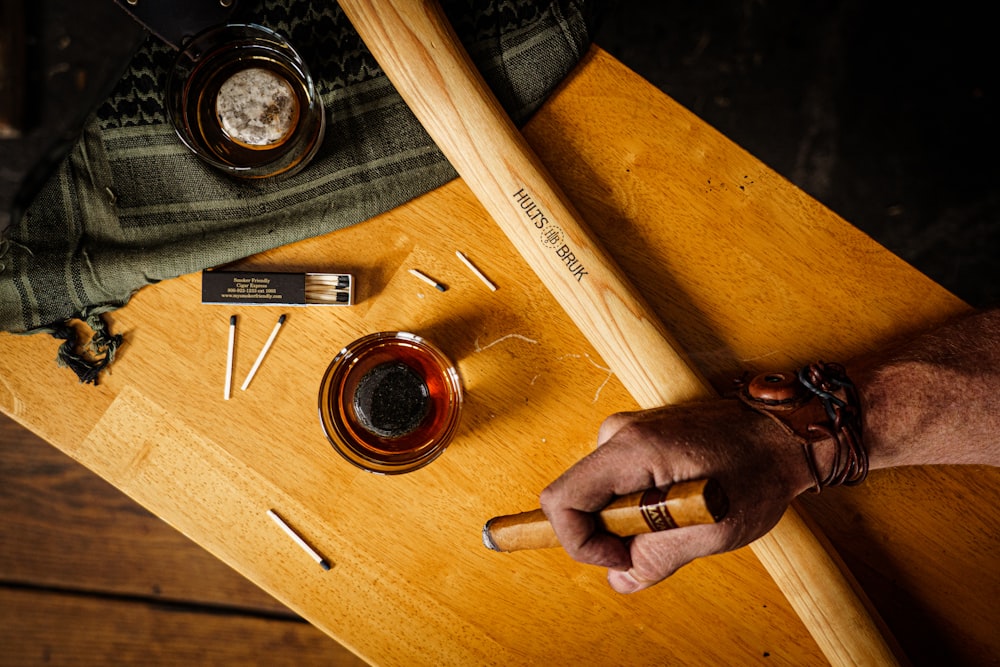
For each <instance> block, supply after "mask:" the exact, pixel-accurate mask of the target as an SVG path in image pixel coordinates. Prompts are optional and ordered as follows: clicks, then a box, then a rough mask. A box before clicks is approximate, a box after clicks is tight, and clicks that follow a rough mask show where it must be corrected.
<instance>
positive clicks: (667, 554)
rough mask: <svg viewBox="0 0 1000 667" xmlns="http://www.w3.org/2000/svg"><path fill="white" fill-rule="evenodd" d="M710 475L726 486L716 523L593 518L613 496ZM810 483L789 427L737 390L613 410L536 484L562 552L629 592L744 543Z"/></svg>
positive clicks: (777, 516)
mask: <svg viewBox="0 0 1000 667" xmlns="http://www.w3.org/2000/svg"><path fill="white" fill-rule="evenodd" d="M709 477H711V478H715V479H716V480H717V481H718V482H719V483H720V484H721V485H722V488H723V489H724V490H725V492H726V494H727V495H728V496H729V513H728V515H727V516H726V518H725V519H723V520H722V521H721V522H719V523H718V524H710V525H702V526H691V527H686V528H679V529H674V530H667V531H663V532H658V533H649V534H645V535H638V536H635V537H633V538H621V537H618V536H615V535H611V534H609V533H606V532H603V531H601V530H599V529H598V527H597V525H596V523H595V521H594V515H593V514H592V513H593V512H597V511H598V510H600V509H602V508H603V507H604V506H606V505H607V504H608V503H609V502H610V501H611V500H613V499H614V498H615V497H616V496H622V495H626V494H629V493H632V492H634V491H639V490H642V489H647V488H651V487H657V486H660V487H662V486H668V485H671V484H674V483H676V482H681V481H685V480H691V479H699V478H709ZM810 486H812V477H811V474H810V472H809V469H808V465H807V463H806V460H805V457H804V456H803V454H802V449H801V445H800V444H799V443H798V442H797V441H796V440H795V439H794V438H793V437H791V436H790V435H788V434H786V433H785V432H784V431H783V430H782V429H781V427H779V426H778V425H777V424H776V423H774V422H773V421H771V420H770V419H768V418H767V417H765V416H763V415H760V414H758V413H756V412H754V411H752V410H750V409H748V408H746V407H745V406H743V405H742V404H741V403H740V402H739V401H737V400H734V399H730V400H715V401H706V402H698V403H689V404H684V405H678V406H669V407H665V408H657V409H654V410H646V411H641V412H631V413H619V414H615V415H612V416H611V417H609V418H608V419H606V420H605V421H604V423H603V424H602V425H601V428H600V431H599V433H598V448H597V450H595V451H594V452H593V453H591V454H590V455H589V456H587V457H585V458H583V459H581V460H580V461H578V462H577V463H576V464H575V465H574V466H573V467H571V468H570V469H569V470H567V471H566V472H565V473H564V474H563V475H562V476H560V477H559V478H558V479H556V480H555V481H554V482H553V483H552V484H550V485H549V486H548V487H547V488H545V489H544V490H543V491H542V494H541V506H542V509H543V510H544V512H545V514H546V516H547V517H548V519H549V522H550V523H551V524H552V526H553V528H554V529H555V532H556V535H557V536H558V538H559V541H560V543H561V544H562V545H563V548H565V549H566V551H567V552H568V553H569V555H570V556H572V557H573V558H574V559H576V560H578V561H580V562H582V563H588V564H591V565H599V566H603V567H607V568H608V569H609V570H608V581H609V583H610V584H611V586H612V588H614V589H615V590H617V591H618V592H621V593H631V592H634V591H638V590H642V589H644V588H648V587H649V586H652V585H653V584H655V583H658V582H659V581H662V580H663V579H665V578H666V577H668V576H670V575H671V574H673V573H674V572H675V571H676V570H677V569H678V568H680V567H681V566H683V565H685V564H686V563H689V562H690V561H692V560H694V559H695V558H698V557H701V556H707V555H710V554H716V553H721V552H723V551H730V550H732V549H736V548H739V547H741V546H744V545H746V544H749V543H750V542H752V541H754V540H755V539H757V538H758V537H760V536H761V535H763V534H764V533H766V532H767V531H768V530H770V529H771V528H772V527H773V526H774V525H775V524H776V523H777V522H778V520H779V519H780V518H781V515H782V514H783V513H784V511H785V509H786V508H787V507H788V504H789V502H791V500H792V499H793V498H795V496H797V495H799V494H800V493H801V492H802V491H804V490H805V489H807V488H809V487H810Z"/></svg>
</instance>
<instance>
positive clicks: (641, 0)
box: [595, 0, 1000, 307]
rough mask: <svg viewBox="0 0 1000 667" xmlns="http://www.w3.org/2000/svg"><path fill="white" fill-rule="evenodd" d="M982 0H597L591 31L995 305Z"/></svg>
mask: <svg viewBox="0 0 1000 667" xmlns="http://www.w3.org/2000/svg"><path fill="white" fill-rule="evenodd" d="M984 14H985V11H984V9H983V5H973V4H972V3H970V2H964V1H959V2H951V3H944V4H924V5H920V4H914V3H903V2H899V1H887V2H875V3H870V2H862V1H858V0H839V1H819V2H796V1H793V0H719V1H717V2H687V1H680V0H630V1H622V2H611V3H610V9H609V10H608V13H607V16H606V17H605V18H604V21H603V23H602V25H601V27H600V29H599V30H598V33H597V36H596V40H595V41H596V42H597V43H598V45H600V46H602V47H603V48H604V49H606V50H607V51H609V52H610V53H611V54H612V55H614V56H616V57H617V58H618V59H620V60H621V61H623V62H624V63H625V64H626V65H628V66H629V67H631V68H632V69H633V70H635V71H636V72H638V73H639V74H641V75H642V76H643V77H645V78H646V79H648V80H649V81H651V82H652V83H653V84H655V85H656V86H657V87H659V88H660V89H661V90H663V91H664V92H665V93H667V94H668V95H670V96H671V97H673V98H674V99H676V100H677V101H678V102H680V103H681V104H683V105H684V106H686V107H687V108H688V109H690V110H691V111H693V112H694V113H696V114H697V115H698V116H700V117H701V118H703V119H704V120H706V121H707V122H709V123H710V124H712V125H713V126H714V127H716V128H717V129H718V130H720V131H721V132H722V133H723V134H725V135H726V136H728V137H729V138H730V139H732V140H734V141H735V142H736V143H738V144H740V145H741V146H743V147H744V148H746V149H747V150H748V151H750V152H751V153H752V154H754V155H755V156H756V157H758V158H759V159H761V160H763V161H764V162H765V163H767V164H768V165H769V166H771V167H772V168H773V169H775V170H776V171H778V172H779V173H780V174H782V175H783V176H785V177H786V178H788V179H789V180H790V181H792V182H793V183H795V184H796V185H798V186H799V187H801V188H802V189H804V190H805V191H806V192H808V193H809V194H811V195H812V196H813V197H815V198H816V199H818V200H819V201H821V202H823V203H824V204H825V205H826V206H828V207H829V208H831V209H833V210H834V211H835V212H837V213H838V214H840V215H841V216H842V217H844V218H845V219H846V220H848V221H849V222H851V223H853V224H854V225H856V226H857V227H860V228H861V229H862V230H864V231H865V232H866V233H868V234H869V235H871V236H872V237H874V238H875V239H876V240H877V241H879V242H880V243H882V244H883V245H885V246H886V247H888V248H889V249H890V250H892V251H893V252H894V253H896V254H897V255H899V256H900V257H902V258H903V259H905V260H906V261H908V262H909V263H911V264H912V265H914V266H915V267H916V268H918V269H919V270H921V271H922V272H924V273H925V274H927V275H929V276H930V277H931V278H933V279H934V280H935V281H937V282H938V283H940V284H942V285H943V286H944V287H946V288H948V289H950V290H951V291H952V292H953V293H955V294H956V295H957V296H959V297H961V298H963V299H965V300H966V301H968V302H969V303H971V304H972V305H974V306H977V307H987V306H1000V261H998V259H997V255H998V251H1000V225H998V224H997V223H998V218H1000V192H998V188H997V180H998V178H997V177H998V176H1000V167H998V148H1000V141H998V139H1000V132H998V129H997V123H998V121H1000V104H998V95H1000V89H998V86H997V74H996V68H997V65H998V61H1000V58H998V56H997V50H996V48H995V44H996V34H995V33H996V31H995V29H994V28H993V27H991V25H990V23H989V22H988V21H987V20H986V17H985V16H984Z"/></svg>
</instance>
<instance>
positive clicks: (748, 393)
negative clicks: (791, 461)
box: [737, 362, 868, 493]
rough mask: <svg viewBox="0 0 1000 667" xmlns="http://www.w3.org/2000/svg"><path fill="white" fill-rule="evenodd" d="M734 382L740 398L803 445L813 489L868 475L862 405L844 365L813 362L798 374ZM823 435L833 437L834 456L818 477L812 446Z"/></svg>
mask: <svg viewBox="0 0 1000 667" xmlns="http://www.w3.org/2000/svg"><path fill="white" fill-rule="evenodd" d="M738 385H739V389H738V394H737V395H738V396H739V398H740V400H741V401H743V403H745V404H746V405H748V406H749V407H750V408H752V409H754V410H756V411H757V412H760V413H761V414H764V415H767V416H768V417H770V418H771V419H773V420H774V421H775V422H777V423H778V424H779V425H781V427H782V429H784V431H785V432H786V433H788V434H789V435H792V436H794V437H795V438H796V439H797V440H798V441H799V442H800V443H801V444H802V451H803V453H804V455H805V457H806V463H807V464H808V466H809V472H810V474H811V475H812V478H813V487H812V491H813V492H814V493H819V492H820V490H822V489H823V487H827V486H840V485H843V486H855V485H857V484H860V483H861V482H863V481H864V480H865V478H866V477H867V476H868V452H867V450H866V449H865V447H864V443H863V442H862V439H861V405H860V402H859V400H858V393H857V390H856V389H855V387H854V384H853V383H851V381H850V380H849V379H848V377H847V375H846V373H845V372H844V368H843V366H840V365H839V364H829V363H823V362H817V363H814V364H809V365H808V366H805V367H803V368H802V369H800V370H799V371H798V372H797V373H786V372H778V373H762V374H760V375H758V376H756V377H754V378H753V379H751V380H750V381H749V382H745V381H740V382H738ZM823 440H832V441H833V447H834V458H833V464H832V465H831V467H830V472H829V474H828V475H827V476H826V477H825V478H823V479H820V476H819V469H818V467H817V465H816V455H815V451H814V445H815V443H817V442H820V441H823Z"/></svg>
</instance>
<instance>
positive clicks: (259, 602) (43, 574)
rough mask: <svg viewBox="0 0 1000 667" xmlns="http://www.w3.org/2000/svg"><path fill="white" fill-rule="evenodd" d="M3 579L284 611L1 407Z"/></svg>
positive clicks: (256, 610)
mask: <svg viewBox="0 0 1000 667" xmlns="http://www.w3.org/2000/svg"><path fill="white" fill-rule="evenodd" d="M0 443H2V446H0V488H3V493H2V494H0V522H2V529H0V580H2V581H5V582H12V583H15V584H17V585H27V586H32V587H36V588H43V589H44V588H52V589H62V590H75V591H80V592H93V593H96V594H100V595H121V596H129V597H146V598H149V599H151V600H162V601H164V602H167V601H173V602H182V603H185V604H192V605H199V604H201V605H207V606H218V607H226V608H231V609H233V610H243V611H247V612H252V613H268V614H273V615H285V616H287V617H288V618H293V617H294V614H292V613H291V612H290V611H289V610H288V608H287V607H285V606H284V605H283V604H281V603H280V602H278V601H277V600H275V599H274V598H273V597H271V596H270V595H268V594H267V593H265V592H263V591H262V590H260V588H259V587H257V586H254V585H253V584H251V583H250V582H249V581H247V580H246V578H244V577H242V576H240V575H239V574H238V573H236V572H234V571H233V570H232V569H231V568H229V567H227V566H226V565H224V564H223V563H221V562H220V561H219V560H218V559H217V558H215V557H214V556H213V555H211V554H210V553H208V552H207V551H205V550H204V549H202V548H201V547H199V546H198V545H196V544H194V543H192V542H191V540H189V539H188V538H186V537H184V536H183V535H181V534H180V533H178V532H177V531H176V530H174V529H173V528H171V527H170V526H168V525H167V524H165V523H164V522H163V521H162V520H160V519H158V518H157V517H156V516H154V515H153V514H151V513H150V512H148V511H147V510H144V509H143V508H142V507H140V506H138V505H136V504H135V502H134V501H132V500H131V499H129V498H128V496H126V495H125V494H123V493H122V492H121V491H119V490H118V489H116V488H114V487H113V486H111V485H110V484H108V483H107V482H106V481H104V480H102V479H100V478H99V477H97V476H95V475H94V474H93V473H91V472H90V471H88V470H87V469H86V468H84V467H83V466H81V465H80V464H79V463H77V462H76V461H73V460H72V459H70V458H69V457H68V456H66V455H65V454H63V453H62V452H60V451H59V450H58V449H56V448H54V447H52V446H51V445H49V444H48V443H46V442H44V441H42V440H41V439H40V438H39V437H38V436H36V435H34V434H32V433H31V432H30V431H28V430H26V429H24V428H21V427H19V426H18V425H17V424H15V423H14V422H12V421H11V420H10V419H9V418H8V417H6V416H3V415H0Z"/></svg>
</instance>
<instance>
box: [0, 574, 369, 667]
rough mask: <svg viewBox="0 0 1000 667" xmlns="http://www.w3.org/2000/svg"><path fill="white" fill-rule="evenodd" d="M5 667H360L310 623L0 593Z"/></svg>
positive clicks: (1, 656)
mask: <svg viewBox="0 0 1000 667" xmlns="http://www.w3.org/2000/svg"><path fill="white" fill-rule="evenodd" d="M0 643H2V645H3V651H2V652H0V664H2V665H11V666H14V665H42V664H45V665H67V666H68V665H147V666H149V667H157V666H160V665H164V666H165V665H180V664H188V665H267V666H269V667H270V666H271V665H289V666H292V665H294V666H296V667H297V666H299V665H325V666H327V667H362V666H363V665H364V664H365V663H364V662H362V661H361V660H359V659H358V658H357V657H356V656H354V655H352V654H351V653H349V652H348V651H345V650H344V649H342V648H340V647H338V646H337V645H336V644H335V643H334V642H331V641H330V639H329V638H328V637H326V636H325V635H324V634H323V633H321V632H319V631H317V630H316V629H315V628H313V627H311V626H310V625H308V624H307V623H302V622H300V621H294V620H284V621H278V620H274V619H264V618H253V617H248V616H243V617H238V616H218V615H216V614H213V613H211V612H204V611H198V610H197V609H191V608H188V609H184V608H174V607H168V606H158V605H155V604H149V603H146V602H137V601H123V600H108V599H103V600H102V599H97V598H93V597H89V596H82V595H72V594H66V593H62V594H54V593H40V592H37V591H32V590H11V589H5V588H0Z"/></svg>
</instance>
